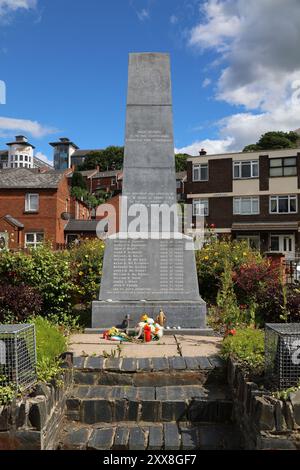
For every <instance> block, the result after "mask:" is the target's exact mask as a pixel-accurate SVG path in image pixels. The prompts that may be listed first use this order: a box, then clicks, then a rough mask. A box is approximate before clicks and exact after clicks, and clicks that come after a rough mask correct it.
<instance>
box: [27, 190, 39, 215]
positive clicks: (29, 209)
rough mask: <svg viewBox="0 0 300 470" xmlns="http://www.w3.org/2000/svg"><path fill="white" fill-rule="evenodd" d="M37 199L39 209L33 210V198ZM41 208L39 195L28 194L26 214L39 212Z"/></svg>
mask: <svg viewBox="0 0 300 470" xmlns="http://www.w3.org/2000/svg"><path fill="white" fill-rule="evenodd" d="M33 196H34V197H37V209H31V202H30V201H31V198H32V197H33ZM39 208H40V195H39V194H38V193H27V194H26V195H25V212H38V211H39Z"/></svg>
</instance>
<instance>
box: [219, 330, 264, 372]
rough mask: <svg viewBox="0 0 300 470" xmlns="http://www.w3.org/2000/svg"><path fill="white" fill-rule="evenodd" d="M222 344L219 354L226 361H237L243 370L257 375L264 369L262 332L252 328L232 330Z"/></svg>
mask: <svg viewBox="0 0 300 470" xmlns="http://www.w3.org/2000/svg"><path fill="white" fill-rule="evenodd" d="M233 332H234V333H235V334H234V335H230V336H227V337H226V338H225V339H224V340H223V343H222V349H221V353H222V356H223V357H224V358H225V359H227V358H229V357H232V358H234V359H235V360H237V361H238V362H239V363H240V364H241V366H242V367H243V368H244V369H247V370H248V371H249V372H252V373H255V374H259V373H261V372H262V371H263V368H264V352H265V345H264V331H263V330H260V329H254V328H243V329H237V330H233Z"/></svg>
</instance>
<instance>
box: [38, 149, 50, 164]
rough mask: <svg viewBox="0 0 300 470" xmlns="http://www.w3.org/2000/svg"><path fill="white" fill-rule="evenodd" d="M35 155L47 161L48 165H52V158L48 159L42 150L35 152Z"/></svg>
mask: <svg viewBox="0 0 300 470" xmlns="http://www.w3.org/2000/svg"><path fill="white" fill-rule="evenodd" d="M35 155H36V157H37V158H39V159H40V160H42V161H43V162H45V163H47V164H48V165H52V166H53V161H52V160H49V158H48V157H47V155H45V154H43V153H42V152H37V153H36V154H35Z"/></svg>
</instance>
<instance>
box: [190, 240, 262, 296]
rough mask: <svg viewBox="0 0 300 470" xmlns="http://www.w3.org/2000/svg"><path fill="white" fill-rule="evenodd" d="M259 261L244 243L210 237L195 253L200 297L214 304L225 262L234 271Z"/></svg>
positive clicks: (258, 255)
mask: <svg viewBox="0 0 300 470" xmlns="http://www.w3.org/2000/svg"><path fill="white" fill-rule="evenodd" d="M261 261H262V257H261V255H260V253H259V252H258V251H256V250H252V249H251V248H249V246H248V244H247V242H246V241H236V240H219V239H216V238H214V237H213V236H212V237H211V238H210V240H209V242H208V243H206V244H205V246H204V247H203V248H202V249H201V250H199V251H197V252H196V262H197V271H198V279H199V285H200V292H201V295H202V297H203V298H204V300H206V301H207V302H209V303H215V302H216V298H217V294H218V291H219V289H220V287H221V277H222V274H223V272H224V270H225V265H226V263H227V262H228V263H230V264H231V266H232V270H233V271H236V270H237V269H238V268H239V267H240V266H241V265H243V264H247V263H250V262H256V263H260V262H261Z"/></svg>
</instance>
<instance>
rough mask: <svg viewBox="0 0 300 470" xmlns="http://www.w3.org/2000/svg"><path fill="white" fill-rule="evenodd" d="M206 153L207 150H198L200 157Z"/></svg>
mask: <svg viewBox="0 0 300 470" xmlns="http://www.w3.org/2000/svg"><path fill="white" fill-rule="evenodd" d="M206 154H207V152H206V150H204V149H201V150H200V152H199V155H200V157H203V156H204V155H206Z"/></svg>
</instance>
